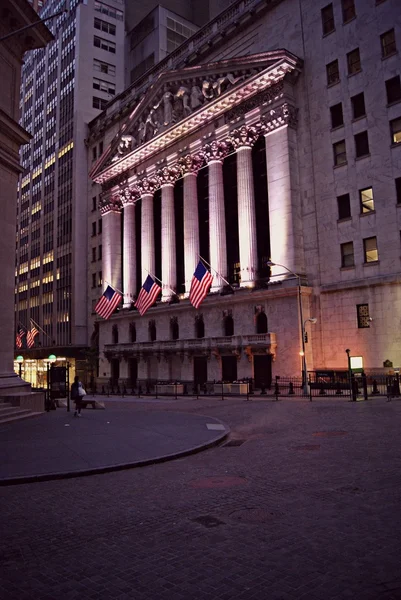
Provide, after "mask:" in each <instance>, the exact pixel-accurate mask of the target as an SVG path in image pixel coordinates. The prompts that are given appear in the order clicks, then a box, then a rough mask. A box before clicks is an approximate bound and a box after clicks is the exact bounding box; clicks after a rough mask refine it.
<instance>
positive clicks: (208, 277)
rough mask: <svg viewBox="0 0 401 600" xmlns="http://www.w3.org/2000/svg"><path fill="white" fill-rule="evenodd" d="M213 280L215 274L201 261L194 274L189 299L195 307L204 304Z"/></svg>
mask: <svg viewBox="0 0 401 600" xmlns="http://www.w3.org/2000/svg"><path fill="white" fill-rule="evenodd" d="M212 281H213V275H212V274H211V273H210V272H209V271H208V270H207V269H206V268H205V266H204V265H203V263H202V262H201V261H199V263H198V266H197V267H196V269H195V273H194V274H193V277H192V281H191V289H190V291H189V301H190V303H191V304H192V306H193V307H194V308H199V306H200V305H201V304H202V302H203V300H204V299H205V298H206V296H207V294H208V292H209V288H210V286H211V284H212Z"/></svg>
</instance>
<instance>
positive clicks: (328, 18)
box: [322, 4, 335, 35]
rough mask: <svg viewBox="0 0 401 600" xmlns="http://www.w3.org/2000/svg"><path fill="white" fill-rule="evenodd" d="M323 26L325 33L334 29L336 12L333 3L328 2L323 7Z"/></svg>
mask: <svg viewBox="0 0 401 600" xmlns="http://www.w3.org/2000/svg"><path fill="white" fill-rule="evenodd" d="M322 27H323V35H327V34H328V33H331V32H332V31H334V29H335V26H334V13H333V5H332V4H328V5H327V6H325V7H324V8H322Z"/></svg>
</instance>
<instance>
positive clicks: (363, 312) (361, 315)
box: [356, 304, 370, 329]
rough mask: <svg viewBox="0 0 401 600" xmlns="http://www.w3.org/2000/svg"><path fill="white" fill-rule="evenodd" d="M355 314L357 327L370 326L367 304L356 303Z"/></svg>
mask: <svg viewBox="0 0 401 600" xmlns="http://www.w3.org/2000/svg"><path fill="white" fill-rule="evenodd" d="M356 314H357V318H358V328H359V329H364V328H366V327H370V317H369V304H357V305H356Z"/></svg>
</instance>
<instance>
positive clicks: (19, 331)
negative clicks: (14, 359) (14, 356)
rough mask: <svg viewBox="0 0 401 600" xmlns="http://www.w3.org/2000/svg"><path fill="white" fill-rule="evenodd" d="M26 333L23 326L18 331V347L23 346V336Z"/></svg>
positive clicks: (16, 339)
mask: <svg viewBox="0 0 401 600" xmlns="http://www.w3.org/2000/svg"><path fill="white" fill-rule="evenodd" d="M24 335H25V331H24V330H23V329H22V327H19V328H18V331H17V335H16V336H15V345H16V346H17V348H22V338H23V337H24Z"/></svg>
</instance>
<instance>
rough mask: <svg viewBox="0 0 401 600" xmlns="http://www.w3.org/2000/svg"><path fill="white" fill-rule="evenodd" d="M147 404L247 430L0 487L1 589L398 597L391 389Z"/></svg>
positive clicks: (311, 599)
mask: <svg viewBox="0 0 401 600" xmlns="http://www.w3.org/2000/svg"><path fill="white" fill-rule="evenodd" d="M147 407H148V410H150V411H152V412H155V411H159V410H163V411H165V410H174V411H177V410H185V411H186V412H190V411H193V412H198V413H199V414H208V415H211V416H213V417H216V418H219V419H221V420H222V421H224V422H226V423H227V424H228V425H229V426H230V427H231V428H232V431H233V435H232V437H233V439H237V440H241V439H242V440H246V441H245V442H244V443H243V444H242V445H240V446H232V447H227V446H223V447H217V448H213V449H210V450H207V451H205V452H203V453H201V454H197V455H194V456H190V457H186V458H183V459H178V460H176V461H173V462H169V463H164V464H160V465H153V466H148V467H143V468H139V469H133V470H130V471H121V472H116V473H109V474H104V475H95V476H91V477H87V478H80V479H71V480H62V481H53V482H43V483H35V484H25V485H21V486H13V487H10V488H1V489H0V502H1V506H2V510H1V533H2V538H1V540H2V541H1V545H0V578H1V581H2V585H1V590H0V597H1V598H5V599H6V598H7V599H14V598H15V599H18V600H23V599H25V598H27V599H28V598H29V599H35V600H38V599H42V598H43V599H49V600H50V599H52V600H54V599H55V598H57V599H59V598H60V599H75V598H77V599H78V598H79V599H87V598H88V599H94V600H95V599H99V600H100V599H105V600H106V599H108V598H111V599H114V598H115V599H120V600H123V599H135V600H136V599H138V600H142V599H150V600H175V599H177V600H178V599H183V600H184V599H185V600H187V599H189V598H191V599H194V600H218V599H221V600H231V599H238V600H251V599H261V600H294V599H296V600H301V599H302V600H346V599H347V598H352V599H356V600H362V599H363V600H400V598H401V569H400V554H401V552H400V551H401V538H400V535H399V530H400V525H401V516H400V501H401V479H400V466H401V456H400V449H399V448H400V434H399V428H400V427H399V423H400V416H401V402H397V401H394V402H391V403H387V402H385V401H384V400H383V399H375V400H371V401H369V402H362V403H350V402H346V401H336V400H329V399H327V400H322V401H316V402H312V403H309V402H306V401H303V400H282V401H279V402H271V401H270V402H268V401H254V402H249V403H246V402H243V401H241V400H239V399H237V400H234V399H232V400H227V401H218V400H213V399H207V400H204V401H203V403H202V401H201V400H199V401H192V402H189V401H181V400H180V401H177V402H169V401H167V402H166V401H164V402H162V403H154V404H148V405H147ZM144 409H145V404H135V405H131V406H130V407H129V408H127V410H132V411H135V410H144ZM205 411H206V412H205ZM202 517H203V518H204V519H202ZM202 523H203V524H202ZM207 525H209V526H207Z"/></svg>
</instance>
